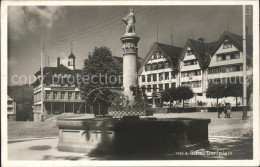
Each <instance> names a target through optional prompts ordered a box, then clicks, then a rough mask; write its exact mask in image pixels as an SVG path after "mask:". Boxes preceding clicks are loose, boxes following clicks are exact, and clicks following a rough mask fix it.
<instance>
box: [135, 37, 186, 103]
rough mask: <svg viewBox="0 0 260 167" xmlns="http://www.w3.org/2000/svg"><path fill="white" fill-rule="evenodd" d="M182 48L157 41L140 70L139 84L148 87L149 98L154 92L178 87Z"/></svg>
mask: <svg viewBox="0 0 260 167" xmlns="http://www.w3.org/2000/svg"><path fill="white" fill-rule="evenodd" d="M181 50H182V49H181V48H179V47H175V46H171V45H166V44H162V43H157V42H155V43H154V45H153V46H152V48H151V50H150V51H149V53H148V54H147V55H146V57H145V58H144V60H143V62H142V63H141V66H140V68H139V70H138V76H139V81H138V82H139V85H140V86H145V87H146V88H148V89H147V90H146V92H147V95H148V99H151V98H152V95H153V93H155V92H161V91H163V90H165V89H168V88H171V87H173V86H174V87H176V84H177V77H176V74H177V73H178V71H179V66H178V65H179V61H180V59H179V55H180V53H181Z"/></svg>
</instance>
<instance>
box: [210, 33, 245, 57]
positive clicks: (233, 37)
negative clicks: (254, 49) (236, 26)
mask: <svg viewBox="0 0 260 167" xmlns="http://www.w3.org/2000/svg"><path fill="white" fill-rule="evenodd" d="M227 39H228V40H230V41H231V42H232V44H233V45H234V46H235V47H236V48H238V50H239V51H241V52H242V51H243V37H242V36H241V35H237V34H233V33H231V32H229V31H225V32H224V33H223V34H222V35H221V36H220V38H219V39H218V41H217V42H216V45H215V48H214V49H213V52H212V55H214V54H215V53H216V52H217V50H218V49H219V47H220V46H221V45H222V44H223V42H224V41H225V40H227Z"/></svg>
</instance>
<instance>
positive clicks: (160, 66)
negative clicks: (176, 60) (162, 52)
mask: <svg viewBox="0 0 260 167" xmlns="http://www.w3.org/2000/svg"><path fill="white" fill-rule="evenodd" d="M166 68H170V63H169V62H167V61H166V62H159V63H153V64H146V65H145V71H152V70H159V69H166Z"/></svg>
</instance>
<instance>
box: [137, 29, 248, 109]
mask: <svg viewBox="0 0 260 167" xmlns="http://www.w3.org/2000/svg"><path fill="white" fill-rule="evenodd" d="M250 42H252V39H251V38H248V40H247V46H248V53H247V55H248V57H249V58H248V59H250V57H252V44H251V45H250ZM160 46H168V48H172V50H175V52H173V51H172V52H167V54H165V53H166V52H165V51H164V52H162V51H163V50H165V48H164V49H161V48H162V47H160ZM174 48H176V47H174V46H170V45H165V44H158V43H155V44H154V46H153V48H152V49H151V50H150V51H149V52H148V54H147V56H146V58H145V59H144V62H143V63H142V66H141V68H140V69H139V73H138V74H139V84H140V85H144V86H147V87H154V88H156V87H157V85H158V86H159V88H161V89H160V90H165V89H167V88H169V87H171V86H175V85H176V86H189V87H191V88H192V90H193V92H194V93H195V96H194V98H192V99H190V100H188V101H186V102H188V103H189V106H198V105H199V104H201V103H199V102H204V104H205V105H208V106H210V105H212V104H213V101H214V100H213V99H207V98H206V96H205V92H206V90H207V87H208V83H209V82H212V81H215V82H223V83H227V82H232V81H235V80H236V81H242V79H243V53H242V49H243V48H242V36H239V35H236V34H233V33H230V32H224V33H223V34H222V36H221V37H220V38H219V39H218V40H217V41H214V42H210V43H206V42H204V39H203V38H200V39H199V40H193V39H188V40H187V42H186V44H185V46H184V47H183V49H182V50H181V48H178V49H174ZM180 50H181V51H180ZM161 53H163V54H161ZM154 55H156V56H155V57H156V59H154ZM157 55H161V57H160V58H159V59H157V57H158V56H157ZM167 57H168V59H167ZM170 57H174V59H169V58H170ZM166 60H170V61H169V62H170V64H171V65H170V66H169V67H168V66H167V65H166V67H168V69H167V68H166V69H165V66H164V67H163V69H160V68H159V69H157V68H156V67H157V66H156V65H153V64H154V63H155V64H156V63H159V62H167V61H166ZM249 64H250V63H249ZM249 64H248V66H247V76H248V77H252V66H250V65H249ZM153 67H154V68H153ZM158 67H159V65H158ZM160 67H161V66H160ZM162 72H166V73H167V72H171V73H173V74H174V75H172V76H171V77H170V78H169V79H168V80H160V79H157V77H158V78H160V76H161V75H162V74H161V73H162ZM176 74H177V75H176ZM166 76H168V74H166ZM155 77H156V78H155ZM154 78H155V79H154ZM154 85H155V86H154ZM153 91H155V90H151V91H149V90H147V93H148V95H149V94H151V92H153ZM224 100H226V101H228V102H231V103H234V101H235V100H234V98H232V97H228V98H225V99H224ZM239 101H241V102H242V100H241V99H239ZM214 103H215V101H214Z"/></svg>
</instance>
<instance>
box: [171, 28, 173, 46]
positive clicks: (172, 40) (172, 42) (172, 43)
mask: <svg viewBox="0 0 260 167" xmlns="http://www.w3.org/2000/svg"><path fill="white" fill-rule="evenodd" d="M171 45H172V46H173V29H172V33H171Z"/></svg>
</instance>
